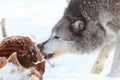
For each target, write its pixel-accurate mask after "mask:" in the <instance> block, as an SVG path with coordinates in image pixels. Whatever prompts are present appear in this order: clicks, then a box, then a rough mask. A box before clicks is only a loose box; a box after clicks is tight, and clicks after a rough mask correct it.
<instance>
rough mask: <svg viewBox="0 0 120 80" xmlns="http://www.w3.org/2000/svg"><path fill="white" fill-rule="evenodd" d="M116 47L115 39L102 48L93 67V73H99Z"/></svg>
mask: <svg viewBox="0 0 120 80" xmlns="http://www.w3.org/2000/svg"><path fill="white" fill-rule="evenodd" d="M114 47H115V41H113V42H111V43H110V44H107V45H105V46H104V47H103V48H102V50H101V51H100V53H99V55H98V57H97V60H96V62H95V64H94V66H93V67H92V70H91V73H94V74H99V73H100V72H101V71H102V70H103V69H104V66H105V63H106V61H107V59H108V57H109V55H110V51H111V50H112V49H113V48H114Z"/></svg>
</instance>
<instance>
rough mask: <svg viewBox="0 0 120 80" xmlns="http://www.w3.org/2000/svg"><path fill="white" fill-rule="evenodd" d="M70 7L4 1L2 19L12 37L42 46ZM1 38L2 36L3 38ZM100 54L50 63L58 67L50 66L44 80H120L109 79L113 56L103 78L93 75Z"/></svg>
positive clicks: (61, 2)
mask: <svg viewBox="0 0 120 80" xmlns="http://www.w3.org/2000/svg"><path fill="white" fill-rule="evenodd" d="M66 6H67V3H66V0H19V1H18V0H17V1H16V0H1V1H0V11H1V13H0V19H2V18H5V19H6V31H7V34H8V36H15V35H24V36H29V37H31V38H32V39H33V40H35V42H36V43H41V42H43V41H45V40H46V39H47V38H49V36H50V33H51V30H52V28H53V26H54V25H55V24H56V22H57V21H58V20H59V19H60V18H61V17H62V15H63V13H64V10H65V8H66ZM1 34H2V33H1V32H0V38H2V37H1ZM98 52H99V51H97V52H94V53H91V54H89V55H88V54H86V55H79V54H68V53H66V54H64V55H61V56H59V57H57V58H55V59H51V60H49V61H48V62H50V63H51V64H52V65H54V66H51V65H50V64H49V63H47V65H46V72H45V74H44V75H43V78H44V79H43V80H120V78H118V79H117V78H110V77H108V76H107V74H108V73H109V71H110V68H111V64H112V60H113V54H111V55H110V57H109V59H108V61H107V64H106V65H105V68H104V70H103V72H102V73H101V74H90V70H91V68H92V66H93V64H94V62H95V60H96V58H97V55H98ZM112 53H113V52H112ZM6 73H7V72H4V73H3V74H2V75H5V74H6ZM18 75H19V74H18ZM18 75H16V76H18ZM0 76H1V74H0ZM9 76H10V75H9ZM17 78H18V77H16V79H13V80H17ZM0 80H1V79H0ZM6 80H9V79H6ZM26 80H27V79H26Z"/></svg>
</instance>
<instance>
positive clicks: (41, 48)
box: [37, 44, 43, 52]
mask: <svg viewBox="0 0 120 80" xmlns="http://www.w3.org/2000/svg"><path fill="white" fill-rule="evenodd" d="M37 47H38V48H39V49H40V51H41V52H42V51H43V44H37Z"/></svg>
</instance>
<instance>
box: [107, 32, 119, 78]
mask: <svg viewBox="0 0 120 80" xmlns="http://www.w3.org/2000/svg"><path fill="white" fill-rule="evenodd" d="M108 76H110V77H120V32H118V35H117V44H116V48H115V53H114V58H113V63H112V67H111V71H110V73H109V74H108Z"/></svg>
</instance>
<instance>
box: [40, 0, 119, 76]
mask: <svg viewBox="0 0 120 80" xmlns="http://www.w3.org/2000/svg"><path fill="white" fill-rule="evenodd" d="M113 41H116V42H117V45H116V50H115V57H114V60H113V66H112V69H111V72H110V74H114V76H120V49H119V48H120V45H118V44H120V0H71V1H70V3H69V5H68V7H67V8H66V9H65V12H64V15H63V16H62V18H61V19H60V20H59V21H58V23H56V25H55V27H54V28H53V30H52V33H51V37H50V38H49V39H48V40H47V41H45V42H43V43H42V44H38V47H40V48H41V51H42V52H43V53H44V54H46V55H51V56H49V57H48V58H52V57H56V56H58V55H60V54H63V53H76V52H79V53H80V54H85V53H89V52H91V51H94V50H96V49H101V50H102V49H103V48H105V47H107V45H109V44H112V42H113ZM108 47H109V46H108ZM108 52H109V51H108ZM106 53H107V52H106Z"/></svg>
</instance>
